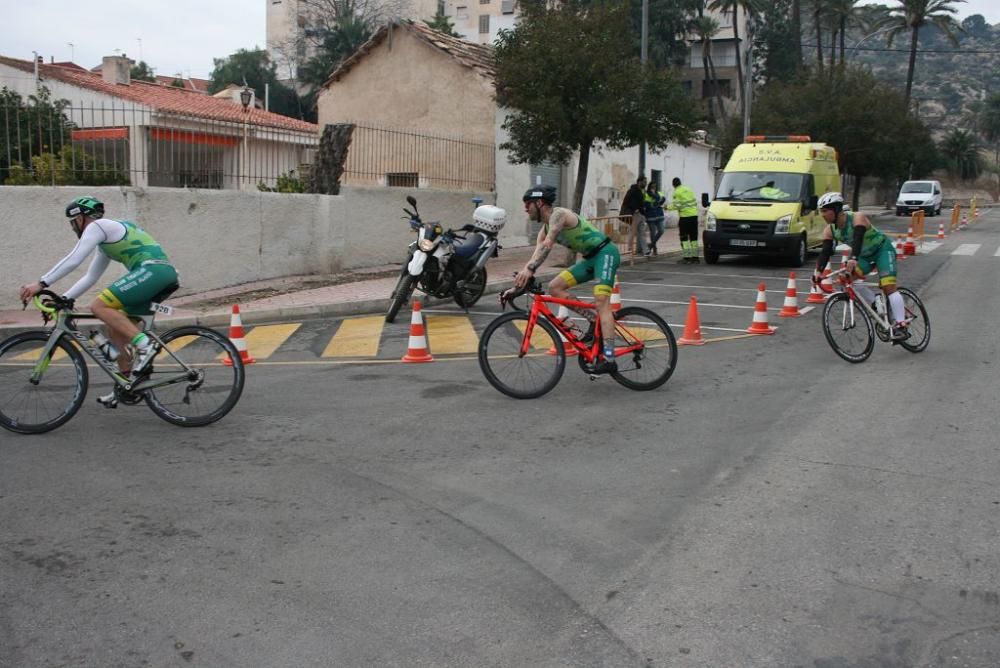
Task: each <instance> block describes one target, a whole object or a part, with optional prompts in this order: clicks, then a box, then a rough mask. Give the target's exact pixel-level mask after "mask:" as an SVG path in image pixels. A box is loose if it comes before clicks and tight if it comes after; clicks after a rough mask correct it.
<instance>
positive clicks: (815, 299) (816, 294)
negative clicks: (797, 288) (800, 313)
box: [806, 278, 833, 304]
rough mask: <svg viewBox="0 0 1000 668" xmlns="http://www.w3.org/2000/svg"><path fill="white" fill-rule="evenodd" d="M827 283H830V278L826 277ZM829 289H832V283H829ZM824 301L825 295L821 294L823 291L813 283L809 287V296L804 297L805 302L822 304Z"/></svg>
mask: <svg viewBox="0 0 1000 668" xmlns="http://www.w3.org/2000/svg"><path fill="white" fill-rule="evenodd" d="M826 282H827V283H830V279H829V278H827V279H826ZM830 289H831V290H832V289H833V284H832V283H830ZM824 302H826V297H824V296H823V292H822V291H821V290H820V289H819V288H818V287H817V286H816V285H815V284H813V285H811V286H810V287H809V297H808V298H807V299H806V303H807V304H822V303H824Z"/></svg>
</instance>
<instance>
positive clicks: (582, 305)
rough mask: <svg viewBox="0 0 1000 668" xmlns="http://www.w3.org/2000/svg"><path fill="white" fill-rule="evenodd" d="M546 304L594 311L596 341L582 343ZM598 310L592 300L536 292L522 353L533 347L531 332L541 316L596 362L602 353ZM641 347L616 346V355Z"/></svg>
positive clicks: (586, 358) (578, 349)
mask: <svg viewBox="0 0 1000 668" xmlns="http://www.w3.org/2000/svg"><path fill="white" fill-rule="evenodd" d="M546 304H559V305H560V306H566V307H567V308H570V309H575V310H580V309H588V310H591V311H594V312H595V323H594V341H593V342H592V343H591V344H590V345H589V346H588V345H586V344H584V343H582V342H581V341H580V340H579V339H578V338H577V336H576V334H574V333H573V331H572V330H571V329H570V328H569V327H567V326H566V324H565V323H564V322H563V321H562V320H561V319H560V318H558V317H556V316H555V315H554V314H553V313H552V311H551V310H550V309H549V307H548V306H546ZM596 311H597V308H596V307H595V306H594V305H593V304H591V303H590V302H583V301H579V300H577V299H563V298H561V297H553V296H551V295H545V294H536V295H535V298H534V300H533V301H532V303H531V310H530V312H529V315H528V326H527V327H526V328H525V330H524V340H523V341H522V342H521V355H522V356H524V355H527V354H528V349H529V348H530V347H531V333H532V332H533V331H534V328H535V323H536V322H538V318H539V317H540V316H541V317H544V318H545V319H546V320H548V321H549V323H551V324H552V326H553V327H555V328H556V330H558V331H559V333H560V334H562V336H563V338H565V339H566V341H567V343H569V344H570V345H572V346H573V348H574V349H575V350H576V351H577V353H578V354H579V355H580V356H581V357H583V359H584V360H586V361H587V362H588V363H591V362H594V361H595V360H596V359H597V357H598V356H599V355H600V354H601V319H600V317H596V316H597V313H596ZM641 349H642V344H641V343H637V344H634V345H631V346H626V347H623V348H615V357H619V356H621V355H626V354H628V353H630V352H633V351H636V350H641Z"/></svg>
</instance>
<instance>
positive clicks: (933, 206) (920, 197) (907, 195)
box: [896, 181, 941, 216]
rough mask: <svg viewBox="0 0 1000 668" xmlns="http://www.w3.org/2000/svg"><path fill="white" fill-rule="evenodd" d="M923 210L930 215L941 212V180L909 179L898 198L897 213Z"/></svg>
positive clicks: (936, 214) (898, 214) (904, 213)
mask: <svg viewBox="0 0 1000 668" xmlns="http://www.w3.org/2000/svg"><path fill="white" fill-rule="evenodd" d="M920 210H923V211H924V213H926V214H927V215H928V216H938V215H940V214H941V182H940V181H907V182H906V183H904V184H903V187H902V188H900V189H899V196H898V197H897V198H896V215H897V216H905V215H907V214H910V213H913V212H914V211H920Z"/></svg>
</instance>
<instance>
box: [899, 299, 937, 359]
mask: <svg viewBox="0 0 1000 668" xmlns="http://www.w3.org/2000/svg"><path fill="white" fill-rule="evenodd" d="M897 292H899V294H901V295H903V308H904V309H905V310H906V319H907V321H908V322H909V325H908V327H907V329H908V330H909V332H910V338H908V339H906V340H905V341H900V342H899V345H901V346H903V347H904V348H906V349H907V350H909V351H910V352H911V353H919V352H921V351H923V350H924V348H926V347H927V344H929V343H930V342H931V321H930V318H928V317H927V309H925V308H924V303H923V302H922V301H920V297H918V296H917V295H916V294H915V293H914V292H913V291H912V290H910V289H909V288H899V289H898V290H897Z"/></svg>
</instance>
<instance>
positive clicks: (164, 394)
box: [142, 326, 246, 427]
mask: <svg viewBox="0 0 1000 668" xmlns="http://www.w3.org/2000/svg"><path fill="white" fill-rule="evenodd" d="M160 340H161V341H163V343H164V347H163V348H162V349H161V350H160V351H159V352H158V353H157V354H156V357H154V358H153V360H152V362H150V365H149V366H148V367H147V368H148V369H149V374H148V381H146V380H144V381H142V384H146V383H147V382H150V383H154V384H155V383H157V382H165V381H167V380H168V379H171V378H175V379H177V382H173V383H171V384H169V385H162V386H160V387H154V388H153V389H150V390H146V391H145V397H146V404H147V405H148V406H149V408H150V410H152V411H153V412H154V413H156V415H157V416H158V417H160V418H162V419H164V420H166V421H167V422H169V423H170V424H175V425H178V426H181V427H202V426H204V425H207V424H211V423H213V422H215V421H216V420H218V419H220V418H222V417H223V416H224V415H226V413H228V412H229V411H231V410H232V409H233V406H235V405H236V402H237V401H239V399H240V395H241V394H242V393H243V384H244V382H245V379H246V376H245V372H244V368H243V361H242V360H241V359H240V353H239V351H237V350H236V346H234V345H233V344H232V342H231V341H230V340H229V339H227V338H226V337H225V336H223V335H222V334H220V333H219V332H217V331H215V330H214V329H209V328H208V327H197V326H194V327H179V328H177V329H173V330H170V331H169V332H167V333H166V334H164V335H163V336H162V337H160ZM185 368H186V369H187V371H186V372H185Z"/></svg>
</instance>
